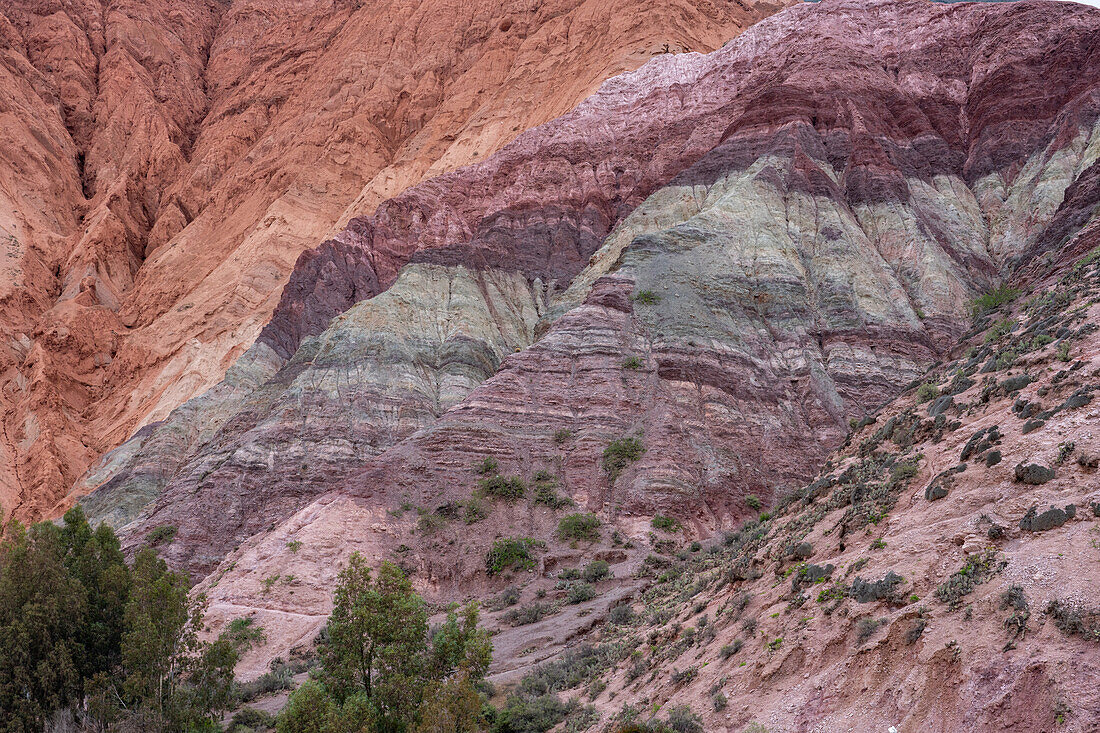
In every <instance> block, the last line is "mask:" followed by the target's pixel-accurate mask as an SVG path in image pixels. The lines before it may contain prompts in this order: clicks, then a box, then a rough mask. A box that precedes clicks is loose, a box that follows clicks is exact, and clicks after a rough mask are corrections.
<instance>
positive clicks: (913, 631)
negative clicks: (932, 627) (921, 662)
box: [905, 618, 928, 646]
mask: <svg viewBox="0 0 1100 733" xmlns="http://www.w3.org/2000/svg"><path fill="white" fill-rule="evenodd" d="M927 627H928V622H927V621H925V620H924V619H923V618H915V619H913V624H912V625H911V626H910V627H909V630H908V631H906V632H905V643H906V644H908V645H910V646H912V645H913V644H916V643H917V640H918V639H920V637H921V635H922V634H923V633H924V630H925V628H927Z"/></svg>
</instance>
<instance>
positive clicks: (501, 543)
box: [485, 537, 546, 575]
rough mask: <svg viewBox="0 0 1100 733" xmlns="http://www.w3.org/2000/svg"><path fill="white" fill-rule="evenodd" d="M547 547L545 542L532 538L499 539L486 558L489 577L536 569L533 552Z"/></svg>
mask: <svg viewBox="0 0 1100 733" xmlns="http://www.w3.org/2000/svg"><path fill="white" fill-rule="evenodd" d="M545 546H546V543H545V542H542V541H540V540H533V539H531V538H530V537H505V538H502V539H499V540H497V541H496V542H494V543H493V546H492V548H491V549H490V550H489V553H488V555H486V556H485V570H486V572H488V573H489V575H496V574H497V573H501V572H503V571H505V570H509V569H513V570H514V569H519V570H529V569H531V568H533V567H535V559H534V557H532V555H531V550H532V549H534V548H536V547H545Z"/></svg>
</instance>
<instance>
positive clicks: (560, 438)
mask: <svg viewBox="0 0 1100 733" xmlns="http://www.w3.org/2000/svg"><path fill="white" fill-rule="evenodd" d="M572 438H573V431H572V430H568V429H566V428H561V429H560V430H555V431H554V442H555V443H557V444H558V445H565V444H566V443H568V442H569V441H570V440H571V439H572Z"/></svg>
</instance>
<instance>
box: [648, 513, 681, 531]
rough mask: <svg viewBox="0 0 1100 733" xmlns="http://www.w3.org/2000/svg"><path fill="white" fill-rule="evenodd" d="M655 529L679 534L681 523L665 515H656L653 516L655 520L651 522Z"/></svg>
mask: <svg viewBox="0 0 1100 733" xmlns="http://www.w3.org/2000/svg"><path fill="white" fill-rule="evenodd" d="M650 524H651V525H652V526H653V529H659V530H661V531H662V532H679V531H680V523H679V522H677V521H676V520H675V519H673V518H672V517H666V516H665V515H663V514H656V515H654V516H653V520H652V521H651V522H650Z"/></svg>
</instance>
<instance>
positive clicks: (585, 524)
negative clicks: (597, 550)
mask: <svg viewBox="0 0 1100 733" xmlns="http://www.w3.org/2000/svg"><path fill="white" fill-rule="evenodd" d="M599 527H600V519H599V517H597V516H596V515H595V514H581V513H577V514H568V515H566V516H564V517H562V518H561V520H559V521H558V537H560V538H561V539H563V540H588V541H595V540H597V539H599V536H600V532H599Z"/></svg>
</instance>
